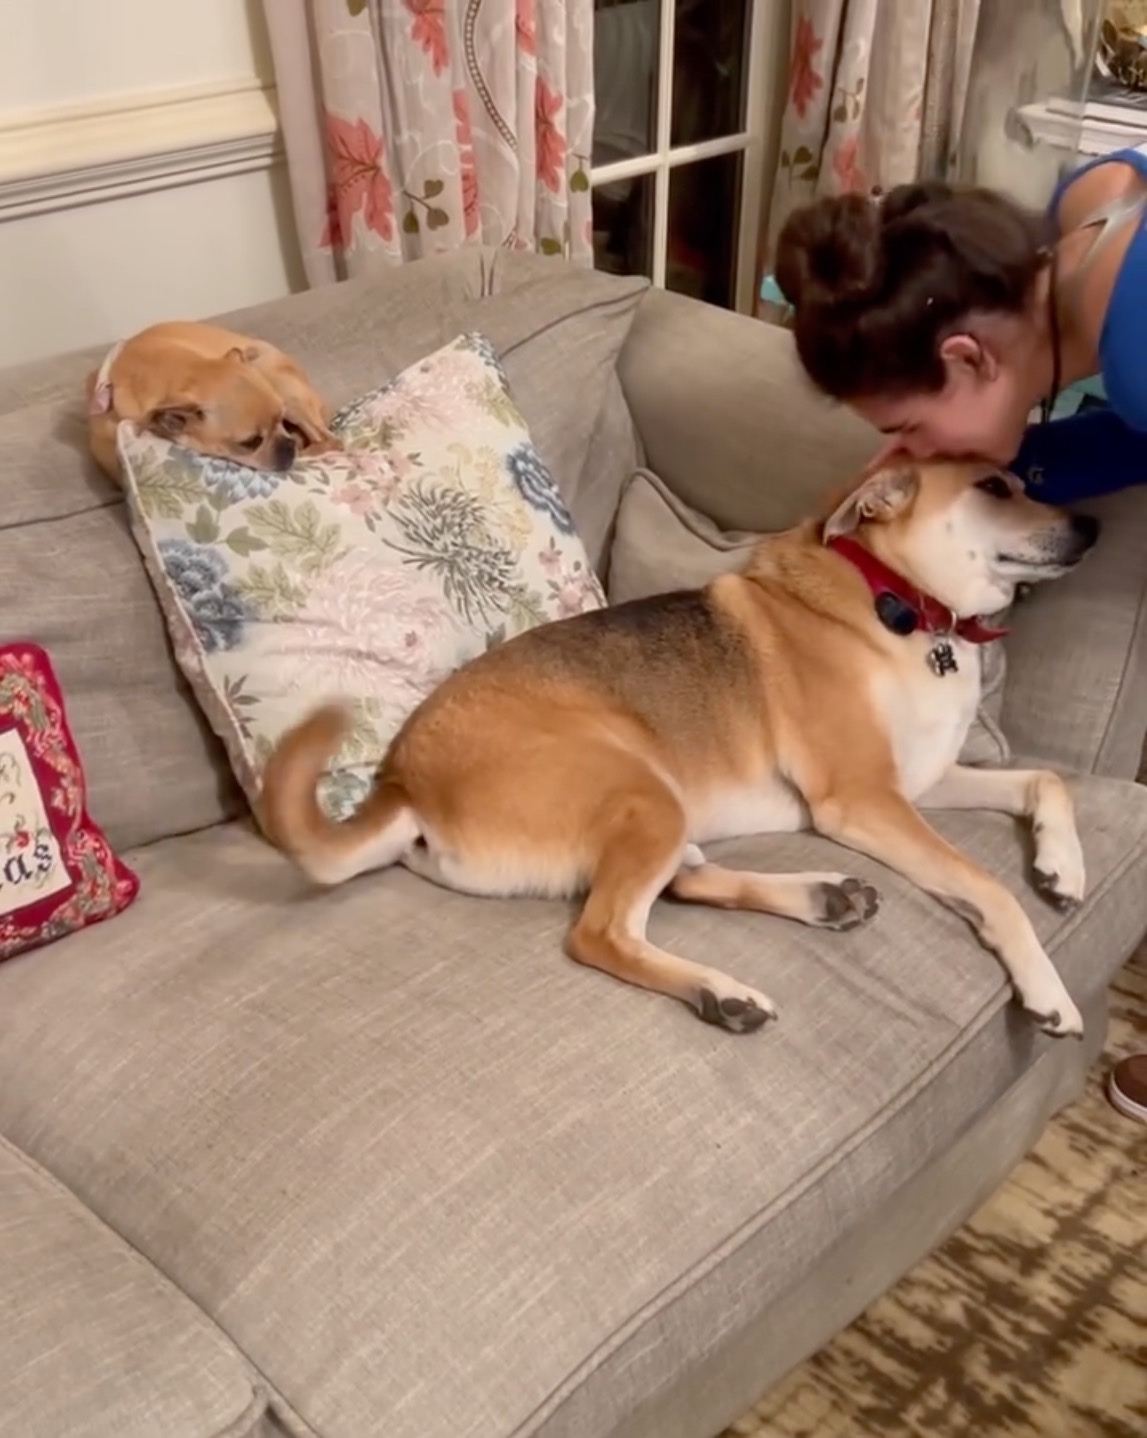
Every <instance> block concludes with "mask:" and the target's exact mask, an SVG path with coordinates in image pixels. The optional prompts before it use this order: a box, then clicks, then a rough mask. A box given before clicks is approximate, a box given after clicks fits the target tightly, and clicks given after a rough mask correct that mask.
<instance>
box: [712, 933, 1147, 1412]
mask: <svg viewBox="0 0 1147 1438" xmlns="http://www.w3.org/2000/svg"><path fill="white" fill-rule="evenodd" d="M1111 1009H1112V1018H1111V1032H1110V1035H1109V1038H1108V1047H1107V1054H1106V1057H1105V1060H1104V1062H1103V1063H1102V1064H1101V1065H1098V1066H1096V1068H1094V1069H1093V1070H1092V1074H1091V1079H1090V1083H1089V1086H1088V1090H1087V1093H1086V1094H1085V1096H1084V1097H1083V1098H1082V1099H1081V1100H1080V1101H1079V1102H1078V1103H1076V1104H1074V1105H1072V1107H1071V1108H1069V1109H1067V1110H1066V1111H1065V1112H1063V1113H1062V1114H1060V1115H1059V1116H1058V1118H1056V1119H1055V1120H1054V1121H1053V1122H1052V1124H1051V1125H1050V1127H1049V1128H1048V1130H1047V1132H1046V1133H1045V1134H1044V1136H1043V1138H1042V1139H1041V1140H1040V1143H1039V1146H1038V1147H1037V1148H1036V1150H1035V1152H1034V1153H1032V1155H1031V1156H1030V1157H1029V1158H1027V1159H1026V1160H1025V1161H1024V1162H1023V1163H1022V1164H1021V1165H1020V1166H1019V1168H1017V1169H1016V1171H1015V1173H1013V1175H1012V1177H1011V1178H1010V1179H1009V1180H1008V1182H1007V1183H1006V1184H1005V1185H1004V1187H1003V1188H1002V1189H1001V1190H1000V1191H999V1192H998V1193H997V1194H996V1195H995V1196H994V1197H993V1198H992V1199H991V1200H990V1201H989V1202H988V1203H987V1204H986V1205H985V1206H984V1207H983V1208H982V1209H981V1210H980V1211H979V1213H977V1214H976V1215H975V1217H974V1218H972V1219H971V1220H970V1221H969V1222H968V1223H967V1224H966V1225H965V1226H964V1228H962V1229H961V1230H960V1231H959V1232H958V1233H956V1234H954V1235H953V1237H952V1238H951V1239H950V1240H949V1241H948V1243H947V1244H945V1245H944V1247H943V1248H941V1249H940V1250H939V1251H938V1252H937V1253H935V1254H934V1255H933V1256H932V1257H931V1258H929V1259H928V1260H926V1261H925V1262H924V1263H922V1264H921V1265H920V1266H919V1267H918V1268H916V1269H915V1270H914V1271H913V1272H912V1273H910V1274H909V1275H908V1277H907V1278H905V1279H904V1280H902V1282H901V1283H899V1284H898V1285H897V1286H896V1288H894V1289H893V1290H892V1291H891V1293H888V1294H886V1295H885V1297H884V1298H882V1299H880V1300H879V1301H878V1302H877V1303H875V1304H874V1305H873V1306H872V1308H870V1309H869V1310H868V1312H867V1313H866V1314H865V1315H864V1316H863V1317H862V1318H860V1319H859V1320H858V1321H857V1322H856V1323H854V1324H853V1325H852V1327H851V1328H849V1329H848V1330H847V1331H846V1332H844V1333H842V1334H841V1335H840V1337H839V1338H837V1339H836V1341H835V1342H834V1343H832V1344H831V1345H830V1346H829V1347H828V1348H827V1349H825V1350H824V1351H823V1352H822V1353H819V1354H818V1355H817V1356H816V1357H815V1358H813V1359H811V1360H810V1361H809V1362H808V1363H806V1364H805V1365H804V1366H803V1367H802V1368H799V1369H798V1370H797V1371H796V1372H795V1373H793V1374H791V1375H790V1376H789V1378H788V1379H787V1380H786V1381H785V1382H784V1383H782V1384H781V1386H780V1387H779V1388H777V1389H775V1390H774V1391H773V1392H772V1393H770V1394H769V1395H768V1397H767V1398H766V1399H765V1400H764V1401H763V1402H761V1403H760V1404H758V1405H757V1407H756V1408H755V1409H754V1410H753V1411H752V1412H751V1413H749V1414H747V1415H746V1416H745V1417H744V1418H742V1419H741V1420H740V1421H739V1422H737V1423H734V1424H733V1426H732V1428H730V1429H728V1430H726V1433H725V1434H723V1435H722V1438H734V1435H736V1438H1145V1435H1147V1129H1144V1127H1143V1126H1142V1125H1141V1124H1136V1123H1132V1122H1130V1121H1129V1120H1128V1119H1125V1118H1122V1117H1121V1116H1120V1115H1119V1114H1118V1113H1116V1112H1115V1110H1114V1109H1113V1108H1111V1107H1110V1105H1109V1104H1108V1103H1107V1101H1106V1100H1105V1098H1104V1096H1103V1087H1102V1085H1103V1079H1104V1075H1105V1073H1106V1070H1107V1067H1108V1065H1109V1064H1110V1063H1111V1062H1112V1061H1113V1060H1114V1059H1115V1058H1117V1057H1120V1056H1122V1055H1123V1054H1125V1053H1129V1052H1131V1051H1132V1050H1134V1049H1143V1048H1147V945H1144V947H1143V948H1142V949H1141V950H1140V952H1139V955H1138V956H1137V958H1136V959H1134V960H1133V961H1132V963H1131V964H1130V965H1128V967H1127V968H1126V969H1125V970H1124V972H1123V975H1122V978H1121V981H1120V983H1119V984H1118V986H1117V987H1116V988H1115V990H1114V991H1113V993H1112V998H1111Z"/></svg>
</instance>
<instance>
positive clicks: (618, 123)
mask: <svg viewBox="0 0 1147 1438" xmlns="http://www.w3.org/2000/svg"><path fill="white" fill-rule="evenodd" d="M660 43H661V0H594V6H593V83H594V92H595V94H594V122H593V163H594V165H595V166H599V167H600V166H602V165H614V164H616V163H617V162H618V161H619V160H632V159H634V158H636V157H637V156H638V155H648V154H651V153H652V152H653V151H654V150H656V148H657V57H658V54H659V50H660Z"/></svg>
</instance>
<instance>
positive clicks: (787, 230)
mask: <svg viewBox="0 0 1147 1438" xmlns="http://www.w3.org/2000/svg"><path fill="white" fill-rule="evenodd" d="M881 228H882V216H881V211H880V208H879V207H878V206H877V205H874V204H873V203H872V202H871V201H870V200H867V199H865V198H864V197H863V196H861V195H834V196H828V197H825V198H824V199H820V200H815V201H814V202H813V203H812V204H811V205H805V206H803V207H802V208H801V209H799V210H794V211H793V213H792V214H791V215H790V216H789V218H788V220H787V221H786V222H785V225H784V228H783V229H782V230H781V234H780V238H779V240H778V242H777V262H776V276H777V284H778V285H780V287H781V290H782V292H783V293H784V296H785V299H786V300H788V302H789V304H791V305H799V306H804V305H809V304H815V305H832V304H839V303H842V302H844V303H849V302H855V301H857V300H862V299H865V298H866V297H867V296H869V295H871V294H873V293H874V291H875V290H876V289H877V288H878V286H879V285H880V282H881V280H882V278H883V274H884V247H883V244H882V243H881Z"/></svg>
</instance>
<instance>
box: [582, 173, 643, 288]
mask: <svg viewBox="0 0 1147 1438" xmlns="http://www.w3.org/2000/svg"><path fill="white" fill-rule="evenodd" d="M653 186H654V177H653V176H652V175H637V176H636V177H634V178H633V179H629V180H610V181H609V182H608V183H606V184H604V185H597V186H595V188H594V192H593V254H594V267H595V268H596V269H599V270H604V271H605V272H606V273H607V274H611V275H645V276H646V277H647V278H649V279H652V278H653V194H654V190H653Z"/></svg>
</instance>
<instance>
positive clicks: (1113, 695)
mask: <svg viewBox="0 0 1147 1438" xmlns="http://www.w3.org/2000/svg"><path fill="white" fill-rule="evenodd" d="M1086 508H1087V511H1088V513H1090V514H1094V515H1096V516H1097V518H1099V519H1100V520H1101V522H1102V524H1103V532H1102V535H1101V537H1100V540H1099V546H1098V548H1097V549H1096V551H1095V553H1094V554H1092V555H1091V556H1090V557H1089V558H1088V559H1087V560H1086V561H1085V562H1084V563H1083V564H1082V565H1081V566H1080V568H1079V570H1078V572H1077V573H1075V574H1072V575H1070V576H1069V577H1068V578H1066V579H1061V580H1057V581H1056V582H1055V583H1054V584H1047V585H1040V586H1039V588H1038V589H1036V590H1034V591H1033V592H1032V593H1031V595H1030V596H1029V597H1028V598H1027V599H1026V600H1025V601H1024V602H1023V603H1022V604H1018V605H1017V606H1016V608H1015V610H1014V612H1013V614H1012V617H1011V621H1010V626H1011V636H1010V638H1009V639H1008V642H1007V652H1008V682H1007V688H1006V689H1005V691H1004V707H1003V714H1002V716H1001V722H1002V725H1003V729H1004V732H1005V733H1006V734H1007V736H1008V738H1009V740H1010V741H1011V744H1012V747H1013V749H1014V750H1015V751H1016V752H1017V753H1021V754H1038V755H1039V756H1040V757H1041V758H1042V759H1044V760H1046V761H1048V762H1049V763H1052V764H1056V765H1060V766H1063V767H1065V768H1068V769H1074V770H1078V771H1081V772H1083V773H1090V774H1104V775H1108V776H1110V777H1112V778H1118V779H1134V778H1135V776H1136V774H1137V773H1138V772H1139V763H1140V756H1141V755H1142V753H1143V741H1144V735H1145V733H1147V488H1139V489H1128V490H1124V491H1122V492H1121V493H1119V494H1111V495H1107V496H1105V497H1104V498H1103V499H1098V500H1092V501H1090V502H1089V503H1088V505H1087V506H1086Z"/></svg>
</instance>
